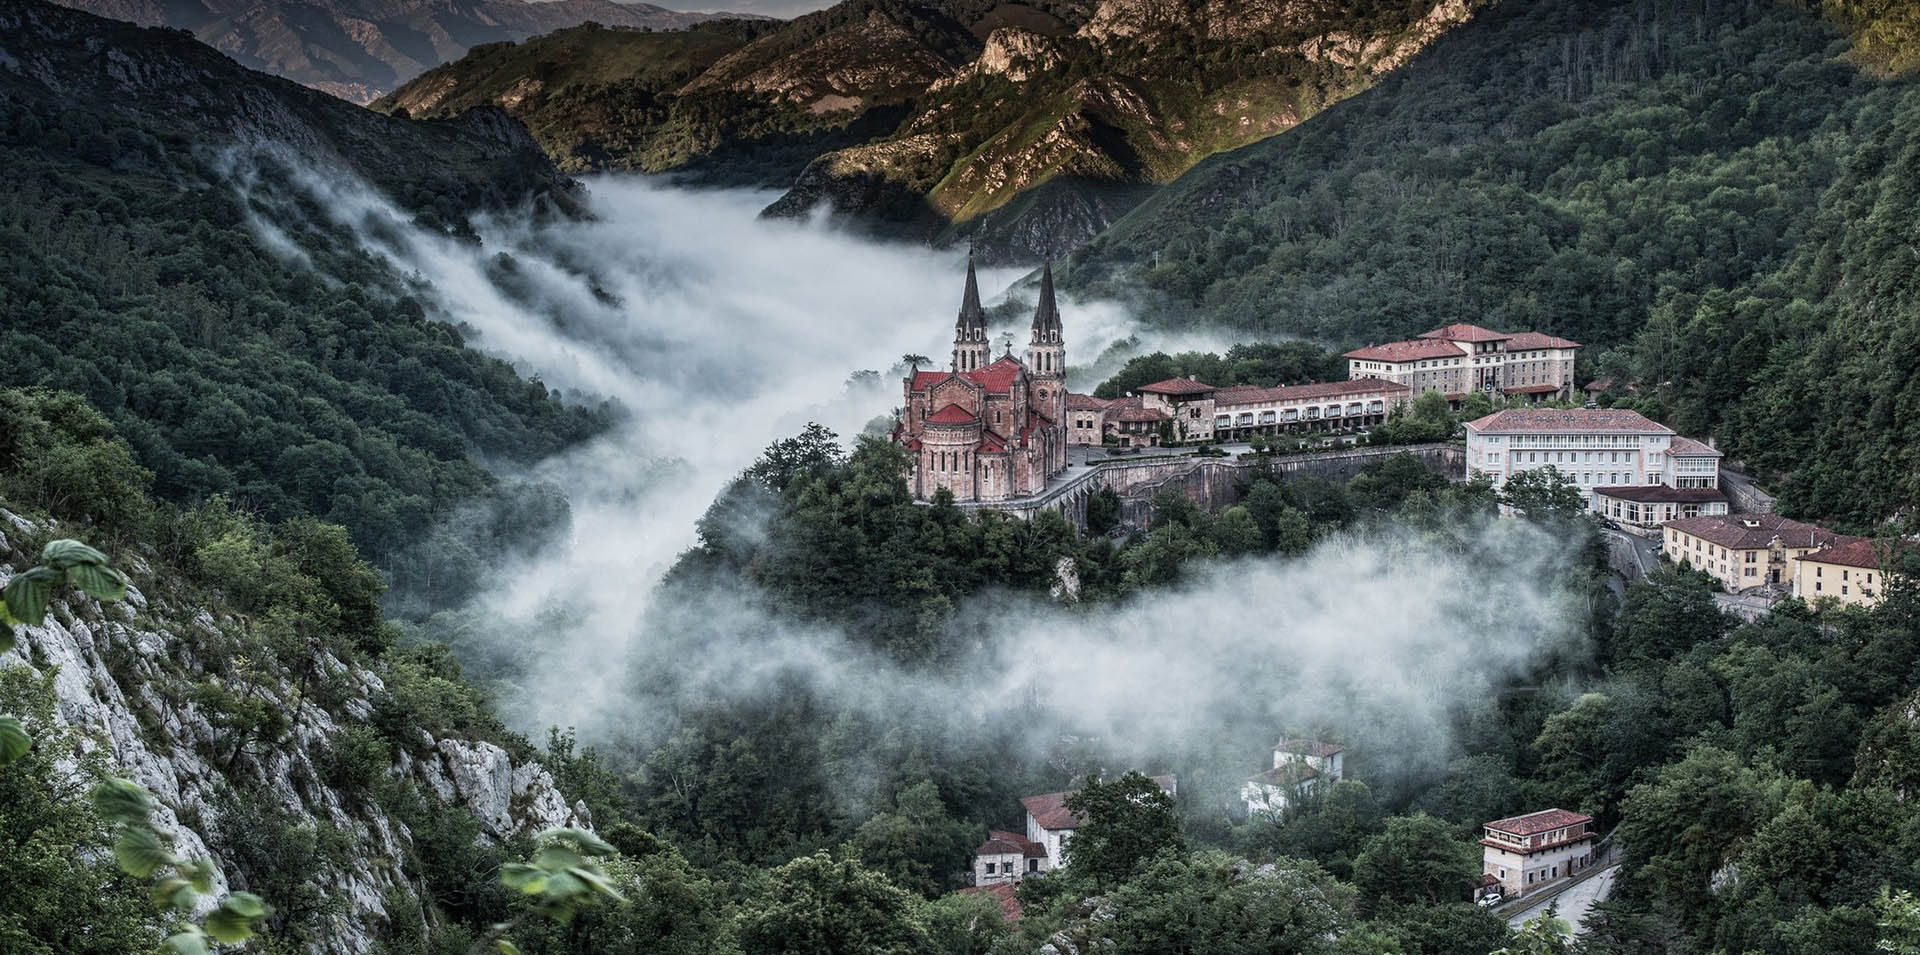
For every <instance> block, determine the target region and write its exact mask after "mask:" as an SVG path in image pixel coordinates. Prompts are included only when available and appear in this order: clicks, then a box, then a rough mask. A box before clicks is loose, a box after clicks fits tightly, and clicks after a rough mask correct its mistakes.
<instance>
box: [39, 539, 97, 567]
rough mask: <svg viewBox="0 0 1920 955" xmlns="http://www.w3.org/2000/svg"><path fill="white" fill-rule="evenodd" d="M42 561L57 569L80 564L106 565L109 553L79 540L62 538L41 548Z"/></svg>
mask: <svg viewBox="0 0 1920 955" xmlns="http://www.w3.org/2000/svg"><path fill="white" fill-rule="evenodd" d="M40 562H41V563H43V564H46V565H47V566H49V567H52V568H54V569H55V570H66V569H67V568H69V567H74V566H77V565H80V564H92V565H93V566H95V567H104V566H106V564H107V555H105V554H102V553H100V552H99V551H97V550H94V549H93V548H91V547H88V546H87V545H85V544H82V543H80V542H79V541H77V540H67V539H65V538H62V539H60V540H57V541H54V542H53V543H51V544H48V545H47V546H46V547H44V548H42V549H41V551H40Z"/></svg>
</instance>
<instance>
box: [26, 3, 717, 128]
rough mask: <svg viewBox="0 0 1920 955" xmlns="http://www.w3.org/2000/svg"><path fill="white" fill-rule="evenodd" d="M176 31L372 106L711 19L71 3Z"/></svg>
mask: <svg viewBox="0 0 1920 955" xmlns="http://www.w3.org/2000/svg"><path fill="white" fill-rule="evenodd" d="M64 5H66V6H69V7H74V8H76V9H80V10H85V11H87V12H89V13H95V14H99V15H100V16H103V17H111V18H113V19H115V20H127V21H130V22H132V23H135V24H138V25H140V26H147V27H152V26H161V27H173V28H174V29H178V30H185V31H187V32H188V33H191V34H193V35H194V37H195V38H197V39H199V40H200V42H202V43H205V44H207V45H208V46H211V47H213V48H214V49H216V50H219V51H220V52H222V53H225V54H226V55H228V56H231V57H233V58H234V59H236V60H238V61H240V63H241V64H243V65H245V66H248V67H251V68H253V69H256V70H261V71H264V72H267V73H272V74H275V75H277V76H284V77H286V78H287V79H290V80H293V81H294V82H296V83H301V84H303V85H306V86H311V87H313V88H314V89H317V90H322V91H324V92H327V93H331V94H333V95H335V96H338V97H340V98H341V99H345V100H349V101H351V102H355V103H365V102H368V101H369V100H372V99H374V98H375V97H377V96H379V95H380V94H382V93H384V92H386V91H388V90H391V89H393V88H394V87H395V86H398V85H399V84H401V83H402V82H405V81H406V80H408V79H411V78H412V77H413V76H415V75H416V74H418V73H419V72H420V71H421V70H424V69H427V68H428V67H431V66H437V65H439V64H440V63H443V62H445V61H447V60H450V59H454V58H455V57H458V56H459V55H460V54H462V53H464V52H466V50H467V48H468V47H471V46H476V45H479V44H483V43H495V42H499V41H502V40H520V39H525V38H526V37H529V36H534V35H536V34H541V33H546V32H548V31H551V30H558V29H561V28H563V27H570V26H576V25H578V24H581V23H587V22H596V23H604V24H607V25H610V26H627V27H645V28H649V29H671V28H674V27H683V26H688V25H690V24H694V23H698V22H700V21H702V20H706V19H708V18H709V15H708V14H700V13H682V12H679V11H675V10H668V9H666V8H665V7H660V6H656V5H654V4H651V3H639V2H616V0H534V2H529V0H441V2H427V3H423V2H419V0H265V2H258V0H64Z"/></svg>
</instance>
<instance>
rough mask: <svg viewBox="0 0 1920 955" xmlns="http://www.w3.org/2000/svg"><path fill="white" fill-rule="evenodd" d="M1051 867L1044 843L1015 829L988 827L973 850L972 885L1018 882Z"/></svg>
mask: <svg viewBox="0 0 1920 955" xmlns="http://www.w3.org/2000/svg"><path fill="white" fill-rule="evenodd" d="M1051 867H1052V866H1051V865H1050V864H1049V860H1048V858H1047V847H1046V846H1043V845H1041V844H1040V843H1038V842H1035V841H1033V840H1032V839H1029V838H1027V837H1026V836H1024V835H1021V834H1020V833H1017V832H1007V831H1006V830H1003V829H993V830H990V831H988V832H987V841H985V842H983V843H981V844H980V847H979V848H978V849H975V850H973V884H974V885H996V884H999V883H1002V882H1018V881H1020V880H1021V879H1023V878H1026V877H1027V876H1030V875H1038V874H1039V873H1042V872H1045V871H1047V870H1048V869H1049V868H1051Z"/></svg>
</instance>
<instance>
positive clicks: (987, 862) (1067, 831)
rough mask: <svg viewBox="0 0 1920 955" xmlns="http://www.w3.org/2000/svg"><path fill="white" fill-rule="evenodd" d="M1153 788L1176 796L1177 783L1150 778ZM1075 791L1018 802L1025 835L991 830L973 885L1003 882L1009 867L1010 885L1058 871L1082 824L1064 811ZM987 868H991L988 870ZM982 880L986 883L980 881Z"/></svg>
mask: <svg viewBox="0 0 1920 955" xmlns="http://www.w3.org/2000/svg"><path fill="white" fill-rule="evenodd" d="M1152 779H1153V782H1154V784H1155V785H1157V786H1159V787H1160V789H1161V791H1162V792H1165V793H1167V794H1168V795H1177V794H1178V793H1179V780H1177V779H1175V778H1174V777H1173V776H1171V775H1166V776H1154V777H1152ZM1074 792H1076V790H1071V789H1069V790H1066V791H1064V792H1057V793H1042V794H1040V795H1038V796H1027V797H1025V798H1023V799H1021V800H1020V806H1021V808H1023V809H1025V810H1026V811H1027V831H1026V833H1025V834H1024V835H1022V834H1020V833H1015V832H1005V831H1001V830H994V831H990V832H988V833H987V841H986V842H983V843H981V844H980V847H979V848H978V849H975V850H974V853H973V877H974V884H975V885H983V884H994V883H997V882H1004V881H1007V880H1006V879H1005V876H1006V875H1007V874H1008V872H1007V866H1008V865H1009V864H1011V865H1013V867H1014V869H1013V875H1014V879H1013V881H1018V880H1019V879H1022V878H1025V877H1027V876H1029V875H1038V874H1040V873H1044V872H1050V871H1052V870H1054V869H1059V868H1062V867H1064V866H1066V864H1067V843H1068V841H1069V840H1071V839H1072V838H1073V833H1074V830H1076V829H1079V828H1080V827H1081V825H1083V824H1084V823H1085V822H1086V820H1085V819H1083V818H1081V817H1080V815H1079V814H1078V813H1075V812H1074V811H1073V810H1071V809H1068V808H1067V797H1068V796H1071V795H1073V794H1074ZM989 866H991V868H989ZM982 880H986V881H982Z"/></svg>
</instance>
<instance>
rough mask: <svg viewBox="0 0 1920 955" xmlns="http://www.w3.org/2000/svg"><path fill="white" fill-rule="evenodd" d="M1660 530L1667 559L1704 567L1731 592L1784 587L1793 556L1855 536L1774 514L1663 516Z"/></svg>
mask: <svg viewBox="0 0 1920 955" xmlns="http://www.w3.org/2000/svg"><path fill="white" fill-rule="evenodd" d="M1661 531H1662V540H1661V553H1662V554H1664V555H1665V556H1666V558H1667V559H1668V560H1670V561H1672V562H1674V563H1675V564H1677V565H1681V566H1685V567H1691V568H1693V569H1695V570H1703V571H1706V572H1707V574H1708V575H1710V576H1712V577H1713V579H1715V580H1717V581H1719V582H1720V585H1721V586H1722V587H1725V588H1726V589H1727V590H1729V591H1733V592H1738V591H1742V590H1751V589H1753V588H1756V587H1767V586H1776V587H1778V586H1789V585H1791V584H1792V583H1793V582H1794V580H1795V575H1796V571H1795V566H1794V562H1795V561H1798V560H1800V559H1801V558H1803V557H1805V556H1807V555H1808V554H1811V553H1813V552H1814V551H1818V550H1822V549H1825V548H1828V547H1834V546H1836V545H1845V544H1851V543H1854V542H1857V541H1859V540H1861V538H1858V537H1848V536H1846V535H1844V534H1836V533H1834V532H1833V531H1830V530H1827V529H1826V528H1824V527H1820V526H1819V525H1816V524H1804V523H1801V522H1800V521H1796V520H1790V519H1788V518H1785V517H1781V516H1780V515H1778V514H1734V515H1725V516H1720V517H1689V518H1682V519H1680V520H1677V521H1668V522H1667V523H1666V524H1665V525H1664V526H1663V527H1662V529H1661ZM1815 580H1816V582H1824V580H1825V578H1824V577H1823V576H1816V578H1815Z"/></svg>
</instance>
